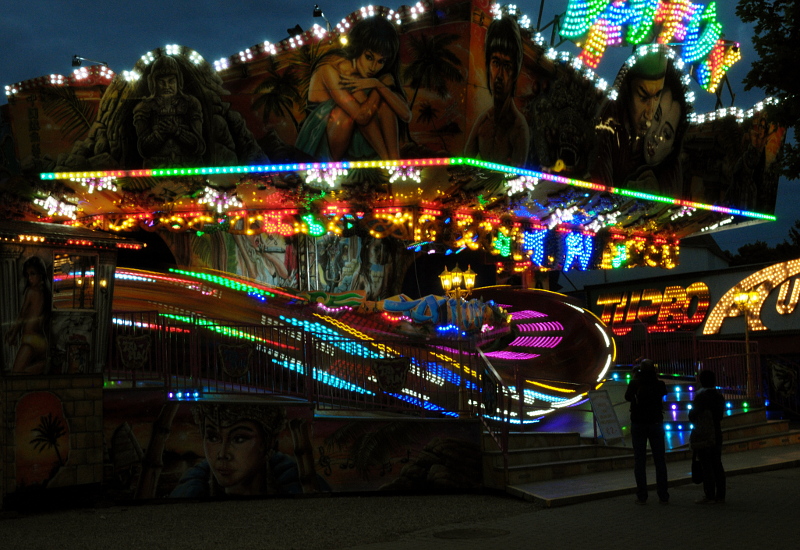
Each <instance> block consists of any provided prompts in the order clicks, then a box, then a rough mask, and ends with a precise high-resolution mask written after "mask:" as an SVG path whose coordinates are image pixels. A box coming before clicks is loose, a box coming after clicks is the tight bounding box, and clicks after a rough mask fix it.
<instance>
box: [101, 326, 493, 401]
mask: <svg viewBox="0 0 800 550" xmlns="http://www.w3.org/2000/svg"><path fill="white" fill-rule="evenodd" d="M113 318H114V322H113V327H112V330H111V346H110V349H111V353H110V357H109V361H108V367H107V369H106V378H107V379H108V381H109V382H110V383H112V384H128V385H143V384H158V385H161V386H163V387H164V388H165V390H166V391H167V392H181V393H184V392H188V393H190V394H191V393H193V392H198V393H202V394H203V395H207V394H226V393H227V394H237V395H243V394H244V395H262V396H270V395H271V396H276V397H278V396H280V398H284V399H285V398H296V399H302V400H305V401H308V402H310V403H313V404H314V406H315V407H316V408H317V409H318V410H328V411H333V410H370V411H388V412H404V413H407V414H408V413H411V414H414V415H417V416H443V415H444V416H463V415H469V416H477V415H478V413H479V412H480V410H481V388H480V387H479V386H478V384H479V380H480V376H479V373H478V372H476V365H477V364H478V361H477V360H476V356H475V354H474V352H472V351H470V350H471V349H474V348H473V343H472V342H470V341H465V342H462V345H455V344H454V343H453V341H452V340H445V341H441V342H437V341H426V342H425V344H426V345H425V346H421V345H419V344H414V343H413V342H410V341H407V340H405V341H399V340H391V341H390V340H386V341H377V340H369V339H353V338H344V337H342V336H340V335H338V334H335V333H333V332H331V333H326V332H324V331H323V330H305V329H304V328H303V327H298V326H294V325H283V324H280V325H279V324H273V325H241V326H232V325H225V324H219V323H216V322H214V321H209V320H206V319H199V318H170V317H169V316H164V315H159V314H158V313H157V312H116V313H114V315H113ZM454 346H455V347H454Z"/></svg>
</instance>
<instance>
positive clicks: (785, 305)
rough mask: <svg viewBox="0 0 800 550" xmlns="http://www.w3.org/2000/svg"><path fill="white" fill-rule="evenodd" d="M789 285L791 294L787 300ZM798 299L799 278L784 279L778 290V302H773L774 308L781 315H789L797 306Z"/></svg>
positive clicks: (799, 293)
mask: <svg viewBox="0 0 800 550" xmlns="http://www.w3.org/2000/svg"><path fill="white" fill-rule="evenodd" d="M789 287H792V295H791V298H789V301H788V302H787V301H786V297H787V296H788V295H789ZM798 299H800V280H798V279H792V280H791V281H785V282H784V283H783V284H782V285H781V286H780V290H779V291H778V303H777V304H775V309H776V310H777V311H778V313H780V314H781V315H789V314H790V313H792V312H793V311H794V308H796V307H797V301H798Z"/></svg>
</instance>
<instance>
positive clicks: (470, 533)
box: [0, 445, 800, 550]
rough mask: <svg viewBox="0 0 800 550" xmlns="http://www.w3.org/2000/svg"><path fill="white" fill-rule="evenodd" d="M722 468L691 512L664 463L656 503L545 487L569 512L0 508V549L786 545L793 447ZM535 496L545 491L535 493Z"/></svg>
mask: <svg viewBox="0 0 800 550" xmlns="http://www.w3.org/2000/svg"><path fill="white" fill-rule="evenodd" d="M723 463H724V464H725V466H726V468H727V470H728V472H729V477H728V498H727V502H726V503H725V504H722V505H717V504H714V505H698V504H695V503H694V501H695V500H696V499H697V498H699V497H700V496H701V493H702V490H701V489H700V487H699V486H697V485H693V484H691V483H690V482H687V478H686V476H687V475H688V470H687V468H686V466H685V465H683V464H682V463H681V462H675V463H671V464H669V465H668V468H669V475H670V483H671V485H672V487H671V489H670V493H671V499H670V504H669V505H667V506H663V505H660V504H658V503H657V502H656V499H655V498H652V499H651V501H650V502H649V503H648V504H647V505H646V506H637V505H635V504H634V496H633V491H632V481H633V473H632V472H629V471H621V472H611V473H610V475H603V474H593V475H589V476H580V477H575V478H567V479H562V480H558V481H556V482H552V485H551V488H550V489H549V490H550V491H551V494H550V496H551V497H563V498H569V499H570V500H569V503H570V504H569V505H564V506H555V507H552V508H547V507H545V506H544V505H543V504H542V503H541V502H542V501H539V502H532V501H526V500H523V499H521V498H514V497H511V496H508V495H505V494H502V493H488V494H459V495H426V496H391V495H380V494H374V493H373V494H369V495H366V496H329V497H309V498H277V499H261V500H248V501H227V502H220V501H213V502H182V503H176V502H174V501H170V502H165V503H162V504H144V505H130V506H110V507H104V508H93V509H79V510H67V511H59V512H50V513H46V514H32V515H23V514H17V513H14V512H4V513H0V541H2V548H4V549H5V548H9V549H17V548H20V549H21V548H24V549H29V550H34V549H39V548H41V549H48V550H50V549H52V548H59V549H61V548H64V549H71V548H80V549H101V548H102V549H106V548H113V549H115V550H126V549H139V548H142V549H144V548H147V549H161V548H164V549H167V548H169V549H184V548H185V549H193V550H197V549H205V548H235V549H237V550H243V549H249V548H258V549H272V548H276V549H309V550H317V549H326V550H327V549H340V548H342V549H343V548H351V549H358V550H401V549H402V550H405V549H409V548H411V549H413V550H428V549H430V550H446V549H450V548H453V549H456V548H457V549H471V548H475V549H481V550H484V549H486V548H504V549H516V548H525V549H527V548H536V547H540V546H542V545H547V546H548V547H566V548H577V547H578V546H579V545H581V546H588V547H589V548H592V549H606V548H608V549H611V548H615V549H616V548H635V547H642V546H644V547H647V548H650V549H659V548H675V547H682V548H689V549H692V548H759V549H764V548H791V547H792V546H794V545H795V544H797V540H798V537H799V536H800V520H798V509H800V468H798V467H797V466H798V465H800V446H798V445H794V446H788V447H777V448H771V449H761V450H758V451H748V452H744V453H731V454H726V455H723ZM649 479H653V474H652V472H651V473H650V477H649ZM559 488H560V489H559ZM537 490H539V492H540V493H542V494H544V486H541V487H538V488H537ZM556 493H558V494H556ZM580 495H583V496H582V497H581V496H580ZM614 495H616V496H614ZM653 496H654V495H653ZM565 502H566V501H564V502H561V503H560V504H565Z"/></svg>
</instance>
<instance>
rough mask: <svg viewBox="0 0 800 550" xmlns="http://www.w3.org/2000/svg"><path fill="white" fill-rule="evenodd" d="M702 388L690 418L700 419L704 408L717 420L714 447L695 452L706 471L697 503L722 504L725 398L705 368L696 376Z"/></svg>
mask: <svg viewBox="0 0 800 550" xmlns="http://www.w3.org/2000/svg"><path fill="white" fill-rule="evenodd" d="M697 381H698V382H699V384H700V386H701V388H700V390H699V391H698V392H697V393H696V394H695V397H694V400H693V401H692V410H691V411H689V420H690V421H692V422H697V421H698V420H699V419H700V416H701V415H702V414H703V412H704V411H710V412H711V418H712V419H713V420H714V446H713V447H710V448H707V449H699V450H697V451H695V452H696V453H697V457H698V459H699V460H700V466H701V468H702V470H703V492H704V493H705V495H704V496H703V498H701V499H700V500H697V501H695V502H697V504H714V503H717V504H722V503H724V502H725V469H724V468H723V467H722V426H721V422H722V415H723V414H724V413H725V397H724V396H723V395H722V394H721V393H720V392H719V391H717V389H716V385H717V377H716V375H715V374H714V372H713V371H710V370H704V371H701V372H700V374H698V375H697Z"/></svg>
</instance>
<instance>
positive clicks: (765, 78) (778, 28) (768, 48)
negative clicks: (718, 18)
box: [736, 0, 800, 179]
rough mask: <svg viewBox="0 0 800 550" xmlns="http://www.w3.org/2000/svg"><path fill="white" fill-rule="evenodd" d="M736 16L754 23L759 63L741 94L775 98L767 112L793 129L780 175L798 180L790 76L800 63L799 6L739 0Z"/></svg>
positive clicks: (797, 114)
mask: <svg viewBox="0 0 800 550" xmlns="http://www.w3.org/2000/svg"><path fill="white" fill-rule="evenodd" d="M736 15H737V16H738V17H739V18H740V19H741V20H742V21H743V22H745V23H754V24H755V26H754V27H755V28H754V34H753V47H754V48H755V51H756V53H757V54H758V56H759V59H758V60H757V61H755V62H754V63H753V66H752V68H751V69H750V71H749V72H748V73H747V76H746V77H745V79H744V85H745V90H750V89H752V88H759V89H762V90H764V92H766V94H767V95H769V96H772V97H776V98H779V99H780V100H781V101H780V103H779V104H778V105H776V106H770V107H769V112H770V114H771V115H772V116H773V117H774V119H775V120H776V121H777V122H778V123H779V124H781V125H783V126H785V127H786V128H787V129H788V128H793V129H794V136H795V139H794V140H793V142H792V141H789V140H787V143H786V145H785V146H784V150H783V162H782V174H783V175H784V176H786V177H787V178H789V179H798V177H800V145H798V144H797V137H798V136H800V79H799V78H797V74H796V73H795V72H794V67H795V64H796V63H797V60H798V59H800V2H797V1H796V0H739V3H738V5H737V6H736Z"/></svg>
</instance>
